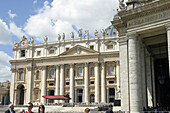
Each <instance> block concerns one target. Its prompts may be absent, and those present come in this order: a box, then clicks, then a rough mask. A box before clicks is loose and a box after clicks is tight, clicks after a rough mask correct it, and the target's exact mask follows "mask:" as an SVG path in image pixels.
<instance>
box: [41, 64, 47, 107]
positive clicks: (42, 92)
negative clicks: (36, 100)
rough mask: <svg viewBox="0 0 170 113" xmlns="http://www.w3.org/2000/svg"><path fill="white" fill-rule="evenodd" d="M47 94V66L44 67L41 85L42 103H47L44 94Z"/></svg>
mask: <svg viewBox="0 0 170 113" xmlns="http://www.w3.org/2000/svg"><path fill="white" fill-rule="evenodd" d="M44 95H46V67H43V69H42V87H41V103H42V104H45V103H46V99H45V98H43V97H42V96H44Z"/></svg>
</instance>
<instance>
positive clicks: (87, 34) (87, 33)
mask: <svg viewBox="0 0 170 113" xmlns="http://www.w3.org/2000/svg"><path fill="white" fill-rule="evenodd" d="M85 34H86V38H89V31H88V30H86V31H85Z"/></svg>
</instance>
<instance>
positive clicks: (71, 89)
mask: <svg viewBox="0 0 170 113" xmlns="http://www.w3.org/2000/svg"><path fill="white" fill-rule="evenodd" d="M70 98H71V100H70V103H74V64H70Z"/></svg>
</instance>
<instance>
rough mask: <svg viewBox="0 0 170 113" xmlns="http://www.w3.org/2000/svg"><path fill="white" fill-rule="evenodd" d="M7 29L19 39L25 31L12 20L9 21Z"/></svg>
mask: <svg viewBox="0 0 170 113" xmlns="http://www.w3.org/2000/svg"><path fill="white" fill-rule="evenodd" d="M9 27H10V28H9V30H10V32H11V33H13V34H14V35H15V36H17V37H18V38H19V39H20V38H21V37H22V36H23V35H25V33H24V32H23V31H22V28H20V27H17V26H16V24H15V23H14V22H10V23H9Z"/></svg>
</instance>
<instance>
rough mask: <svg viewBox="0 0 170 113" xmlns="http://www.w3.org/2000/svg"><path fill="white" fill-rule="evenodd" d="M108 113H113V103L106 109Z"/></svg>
mask: <svg viewBox="0 0 170 113" xmlns="http://www.w3.org/2000/svg"><path fill="white" fill-rule="evenodd" d="M106 113H113V106H112V104H110V105H109V109H108V110H107V111H106Z"/></svg>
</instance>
